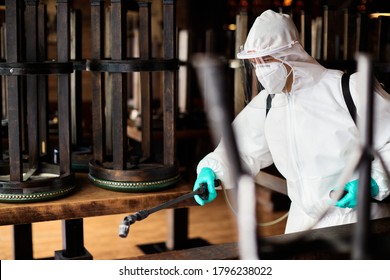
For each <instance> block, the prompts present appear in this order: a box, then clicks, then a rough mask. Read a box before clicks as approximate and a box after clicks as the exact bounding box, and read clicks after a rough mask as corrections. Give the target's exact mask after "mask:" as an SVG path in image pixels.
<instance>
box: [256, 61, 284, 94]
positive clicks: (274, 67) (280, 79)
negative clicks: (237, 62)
mask: <svg viewBox="0 0 390 280" xmlns="http://www.w3.org/2000/svg"><path fill="white" fill-rule="evenodd" d="M249 61H250V63H251V64H252V66H253V67H254V69H255V70H256V76H257V77H258V79H259V82H260V83H261V84H262V85H263V86H264V87H265V88H266V89H268V90H269V91H270V92H271V93H274V91H279V92H282V91H283V92H285V91H287V92H289V91H290V87H291V85H290V83H291V81H290V80H288V78H291V76H292V75H290V74H291V67H290V66H289V65H288V64H286V63H284V62H283V60H281V59H277V58H275V57H272V56H264V57H257V58H251V59H249ZM281 67H282V68H281ZM278 69H279V70H278ZM280 70H282V71H280ZM276 72H278V74H276ZM271 74H272V77H271ZM267 87H268V88H267Z"/></svg>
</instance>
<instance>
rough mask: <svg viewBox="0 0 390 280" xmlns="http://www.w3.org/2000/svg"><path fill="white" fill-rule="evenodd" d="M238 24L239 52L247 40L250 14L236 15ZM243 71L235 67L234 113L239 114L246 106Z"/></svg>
mask: <svg viewBox="0 0 390 280" xmlns="http://www.w3.org/2000/svg"><path fill="white" fill-rule="evenodd" d="M236 24H237V30H236V46H235V52H236V53H238V52H239V51H240V47H241V45H243V43H244V42H245V38H246V35H247V34H248V14H247V13H246V12H240V14H238V15H237V16H236ZM240 66H241V65H240ZM242 71H243V70H242V68H241V67H238V68H235V69H234V115H237V114H238V113H239V112H241V110H242V109H243V108H244V107H245V93H244V87H243V86H242V85H243V81H242Z"/></svg>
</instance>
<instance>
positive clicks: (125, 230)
mask: <svg viewBox="0 0 390 280" xmlns="http://www.w3.org/2000/svg"><path fill="white" fill-rule="evenodd" d="M214 184H215V186H216V187H217V186H219V185H220V184H221V181H220V180H215V181H214ZM195 195H199V196H200V198H202V199H203V200H207V199H208V197H209V191H208V189H207V184H206V183H202V184H200V187H199V188H198V189H196V190H194V191H193V192H190V193H188V194H184V195H182V196H179V197H177V198H175V199H172V200H169V201H167V202H165V203H162V204H160V205H158V206H156V207H153V208H150V209H147V210H141V211H139V212H137V213H134V214H131V215H129V216H126V217H125V218H124V219H123V221H122V222H121V224H120V225H119V237H122V238H126V237H127V235H128V234H129V231H130V225H132V224H134V223H135V222H136V221H141V220H143V219H145V218H147V217H148V216H149V215H150V214H152V213H155V212H157V211H160V210H163V209H165V208H167V207H169V206H172V205H174V204H176V203H179V202H182V201H183V200H186V199H189V198H192V197H194V196H195Z"/></svg>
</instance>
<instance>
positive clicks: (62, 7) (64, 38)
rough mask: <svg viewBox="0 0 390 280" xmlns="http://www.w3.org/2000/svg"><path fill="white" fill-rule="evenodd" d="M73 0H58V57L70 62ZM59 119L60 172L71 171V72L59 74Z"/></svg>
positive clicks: (59, 59)
mask: <svg viewBox="0 0 390 280" xmlns="http://www.w3.org/2000/svg"><path fill="white" fill-rule="evenodd" d="M71 2H72V1H71V0H57V57H58V62H68V61H69V55H70V27H69V10H70V9H69V5H70V3H71ZM58 119H59V126H58V130H59V150H60V174H66V173H70V172H71V147H70V143H71V136H70V132H71V125H70V121H71V116H70V79H69V74H60V75H58Z"/></svg>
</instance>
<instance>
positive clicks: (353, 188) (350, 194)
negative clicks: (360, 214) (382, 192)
mask: <svg viewBox="0 0 390 280" xmlns="http://www.w3.org/2000/svg"><path fill="white" fill-rule="evenodd" d="M358 185H359V180H354V181H351V182H348V183H347V184H346V185H345V186H344V190H345V191H346V192H347V194H345V195H344V197H342V198H341V199H340V200H339V201H337V203H336V204H335V206H337V207H340V208H355V207H356V205H357V192H358ZM336 189H337V188H336ZM370 191H371V197H374V196H376V195H377V194H378V193H379V187H378V184H377V183H376V182H375V180H374V179H372V178H371V187H370Z"/></svg>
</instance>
